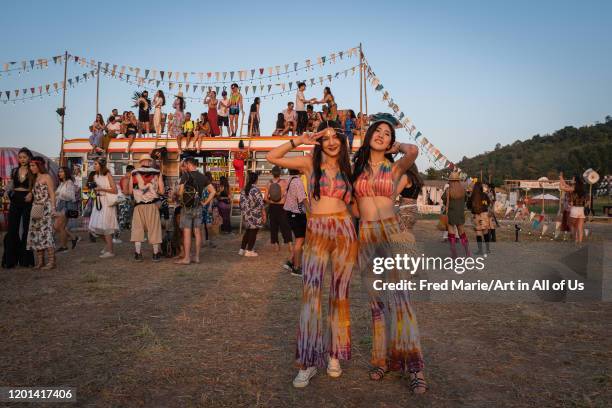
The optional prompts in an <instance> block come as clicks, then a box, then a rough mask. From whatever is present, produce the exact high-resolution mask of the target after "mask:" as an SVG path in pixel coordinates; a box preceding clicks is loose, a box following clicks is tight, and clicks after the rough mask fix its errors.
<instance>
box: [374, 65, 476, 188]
mask: <svg viewBox="0 0 612 408" xmlns="http://www.w3.org/2000/svg"><path fill="white" fill-rule="evenodd" d="M363 60H364V67H363V69H364V72H365V75H366V78H367V79H368V81H369V82H370V84H371V85H372V87H373V88H374V90H375V91H376V92H378V93H380V94H381V97H382V100H383V101H384V102H386V103H387V106H388V107H389V108H390V109H391V111H392V112H393V116H395V117H396V118H397V119H398V120H399V122H400V124H401V125H402V126H403V127H404V129H406V130H407V131H408V133H409V134H410V136H411V137H412V138H413V139H414V141H415V142H416V143H417V144H418V145H420V146H419V147H420V149H421V151H422V152H424V153H425V154H426V155H427V156H428V158H429V161H430V162H432V163H433V164H434V166H436V167H438V168H448V169H449V170H450V171H457V172H459V174H460V176H461V178H462V179H465V178H467V174H466V173H464V172H463V171H462V170H461V169H460V168H459V167H458V166H457V165H456V164H455V163H453V162H452V161H450V160H449V159H448V158H447V157H446V156H445V155H444V154H442V152H440V149H438V148H437V147H436V146H435V145H433V144H432V143H431V142H430V141H429V139H427V138H426V137H425V136H423V134H422V133H421V132H420V131H419V130H418V129H417V127H416V126H415V125H414V123H413V122H412V120H411V119H410V118H409V117H408V116H406V114H405V113H404V112H403V111H402V110H401V108H400V107H399V105H398V104H397V102H395V100H394V99H393V98H392V97H391V95H390V94H389V91H388V90H387V89H385V87H384V86H383V84H382V82H381V81H380V78H378V77H377V76H376V74H375V73H374V71H373V70H372V67H371V66H370V65H369V63H368V62H367V60H366V59H365V56H364V57H363Z"/></svg>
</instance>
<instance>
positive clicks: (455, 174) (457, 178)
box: [448, 171, 461, 181]
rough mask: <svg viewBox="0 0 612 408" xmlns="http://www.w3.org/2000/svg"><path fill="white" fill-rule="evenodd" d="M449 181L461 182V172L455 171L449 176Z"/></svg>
mask: <svg viewBox="0 0 612 408" xmlns="http://www.w3.org/2000/svg"><path fill="white" fill-rule="evenodd" d="M448 181H461V177H460V176H459V172H456V171H453V172H452V173H451V174H450V175H449V176H448Z"/></svg>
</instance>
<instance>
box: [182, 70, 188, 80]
mask: <svg viewBox="0 0 612 408" xmlns="http://www.w3.org/2000/svg"><path fill="white" fill-rule="evenodd" d="M187 75H188V74H187V72H183V80H184V81H187Z"/></svg>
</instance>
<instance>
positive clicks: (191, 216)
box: [180, 206, 202, 229]
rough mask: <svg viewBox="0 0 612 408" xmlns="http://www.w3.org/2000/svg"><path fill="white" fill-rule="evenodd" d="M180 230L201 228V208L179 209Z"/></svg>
mask: <svg viewBox="0 0 612 408" xmlns="http://www.w3.org/2000/svg"><path fill="white" fill-rule="evenodd" d="M180 226H181V228H189V229H195V228H200V227H201V226H202V207H201V206H197V207H195V208H183V209H181V224H180Z"/></svg>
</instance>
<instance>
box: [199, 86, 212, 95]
mask: <svg viewBox="0 0 612 408" xmlns="http://www.w3.org/2000/svg"><path fill="white" fill-rule="evenodd" d="M208 90H209V91H210V86H209V87H208ZM200 91H201V92H202V93H204V85H202V86H200Z"/></svg>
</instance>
